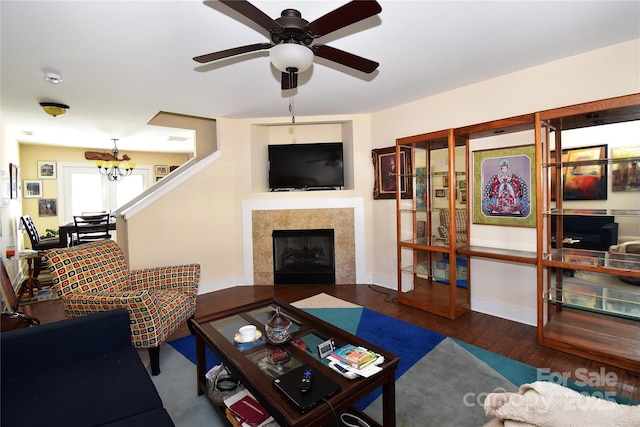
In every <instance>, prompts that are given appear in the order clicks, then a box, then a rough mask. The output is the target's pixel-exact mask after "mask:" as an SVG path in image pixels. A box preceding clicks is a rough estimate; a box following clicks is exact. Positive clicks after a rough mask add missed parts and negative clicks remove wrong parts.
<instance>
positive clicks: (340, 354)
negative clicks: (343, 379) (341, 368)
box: [331, 344, 379, 369]
mask: <svg viewBox="0 0 640 427" xmlns="http://www.w3.org/2000/svg"><path fill="white" fill-rule="evenodd" d="M331 356H332V357H333V358H335V359H338V360H339V361H341V362H343V363H346V364H347V365H349V366H353V367H354V368H357V369H362V368H364V367H366V366H369V365H370V364H372V363H373V362H375V361H376V360H377V359H378V357H379V354H377V353H374V352H372V351H369V350H367V349H366V348H364V347H359V346H355V345H352V344H347V345H345V346H342V347H340V348H338V349H336V350H334V351H333V352H332V353H331Z"/></svg>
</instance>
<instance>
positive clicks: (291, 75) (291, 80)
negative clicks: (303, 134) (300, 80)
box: [289, 71, 296, 124]
mask: <svg viewBox="0 0 640 427" xmlns="http://www.w3.org/2000/svg"><path fill="white" fill-rule="evenodd" d="M292 82H293V72H292V71H289V112H290V113H291V123H293V124H295V122H296V113H295V106H294V104H293V89H292V87H293V84H292Z"/></svg>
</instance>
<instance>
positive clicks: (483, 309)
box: [471, 298, 538, 326]
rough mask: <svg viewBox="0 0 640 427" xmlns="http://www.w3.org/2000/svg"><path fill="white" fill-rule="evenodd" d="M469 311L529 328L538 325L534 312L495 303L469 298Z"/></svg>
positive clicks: (536, 315)
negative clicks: (511, 321) (521, 324)
mask: <svg viewBox="0 0 640 427" xmlns="http://www.w3.org/2000/svg"><path fill="white" fill-rule="evenodd" d="M471 310H472V311H477V312H478V313H484V314H489V315H491V316H495V317H500V318H502V319H507V320H513V321H514V322H518V323H523V324H525V325H529V326H537V324H538V314H537V313H536V312H535V311H534V310H530V309H526V308H523V307H515V306H512V305H507V304H501V303H498V302H495V301H489V300H483V299H480V298H471Z"/></svg>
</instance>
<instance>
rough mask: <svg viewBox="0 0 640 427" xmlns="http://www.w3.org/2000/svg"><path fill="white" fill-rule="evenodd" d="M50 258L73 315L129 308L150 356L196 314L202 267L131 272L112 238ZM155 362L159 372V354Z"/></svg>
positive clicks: (136, 335) (137, 339)
mask: <svg viewBox="0 0 640 427" xmlns="http://www.w3.org/2000/svg"><path fill="white" fill-rule="evenodd" d="M44 258H45V260H46V262H47V265H48V266H49V271H50V272H51V279H52V281H53V288H54V289H55V290H56V292H57V294H58V296H59V297H60V299H61V300H62V303H63V306H64V311H65V315H66V316H67V317H77V316H84V315H86V314H89V313H94V312H97V311H107V310H113V309H116V308H121V307H123V308H126V309H127V310H128V311H129V317H130V320H131V341H132V343H133V345H134V347H136V348H149V349H150V354H152V353H151V349H158V348H159V346H160V345H161V344H162V343H164V342H165V341H166V340H167V338H168V337H169V335H171V334H172V333H173V332H174V331H175V330H176V329H177V328H178V327H179V326H180V325H181V324H182V323H184V322H185V321H186V320H187V319H188V318H189V317H192V316H193V315H194V314H195V311H196V297H197V292H198V283H199V280H200V265H199V264H187V265H178V266H172V267H156V268H145V269H140V270H132V271H130V270H129V267H128V266H127V262H126V259H125V257H124V253H123V252H122V249H121V248H120V247H119V246H118V244H117V243H115V242H114V241H113V240H106V239H105V240H100V241H97V242H92V243H87V244H83V245H79V246H73V247H70V248H62V249H51V250H48V251H47V252H46V253H45V257H44ZM151 362H152V373H153V371H154V366H153V365H154V360H153V354H152V361H151ZM157 370H158V373H159V367H157ZM154 375H155V374H154Z"/></svg>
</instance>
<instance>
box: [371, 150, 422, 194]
mask: <svg viewBox="0 0 640 427" xmlns="http://www.w3.org/2000/svg"><path fill="white" fill-rule="evenodd" d="M372 157H373V170H374V174H375V175H374V176H375V182H374V186H373V198H374V200H379V199H395V198H396V185H397V176H398V168H397V165H396V147H388V148H377V149H374V150H372ZM399 166H400V197H401V198H403V199H410V198H412V197H413V179H410V178H411V177H410V176H409V175H408V171H409V170H410V169H411V149H410V148H409V147H400V165H399Z"/></svg>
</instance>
